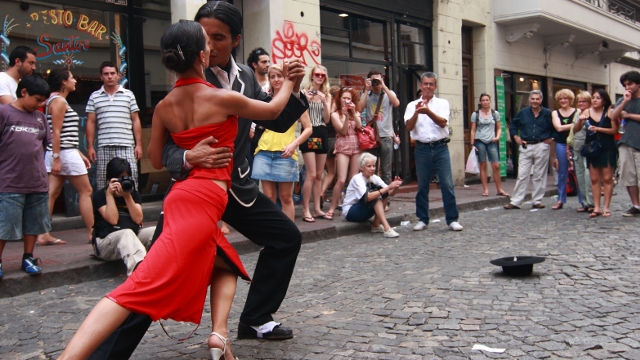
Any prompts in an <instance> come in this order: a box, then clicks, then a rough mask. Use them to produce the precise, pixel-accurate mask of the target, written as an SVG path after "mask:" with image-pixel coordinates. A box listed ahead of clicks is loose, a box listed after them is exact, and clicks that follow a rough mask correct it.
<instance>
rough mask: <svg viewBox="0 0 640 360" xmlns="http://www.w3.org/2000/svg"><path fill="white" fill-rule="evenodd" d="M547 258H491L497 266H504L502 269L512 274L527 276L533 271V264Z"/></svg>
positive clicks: (507, 273)
mask: <svg viewBox="0 0 640 360" xmlns="http://www.w3.org/2000/svg"><path fill="white" fill-rule="evenodd" d="M544 260H545V259H544V258H543V257H539V256H507V257H503V258H500V259H495V260H491V261H490V262H491V263H492V264H493V265H496V266H502V271H504V273H505V274H506V275H511V276H527V275H531V273H532V272H533V264H537V263H541V262H543V261H544Z"/></svg>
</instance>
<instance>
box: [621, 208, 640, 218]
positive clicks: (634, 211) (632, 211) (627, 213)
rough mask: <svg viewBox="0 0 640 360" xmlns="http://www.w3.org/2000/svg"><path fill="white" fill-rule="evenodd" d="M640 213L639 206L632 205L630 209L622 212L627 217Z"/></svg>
mask: <svg viewBox="0 0 640 360" xmlns="http://www.w3.org/2000/svg"><path fill="white" fill-rule="evenodd" d="M638 214H640V210H638V208H637V207H635V206H632V207H631V208H630V209H629V210H627V211H625V212H623V213H622V216H627V217H631V216H635V215H638Z"/></svg>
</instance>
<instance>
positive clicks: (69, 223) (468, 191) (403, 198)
mask: <svg viewBox="0 0 640 360" xmlns="http://www.w3.org/2000/svg"><path fill="white" fill-rule="evenodd" d="M514 186H515V180H514V179H508V180H506V181H503V188H504V190H505V191H506V192H508V193H509V194H511V193H512V190H513V187H514ZM530 186H531V185H529V187H530ZM416 191H417V183H411V184H408V185H405V186H402V187H401V188H400V192H399V193H398V194H396V196H394V198H393V200H392V204H391V211H389V212H388V213H387V219H388V220H389V223H390V224H391V225H392V226H399V225H400V222H401V221H405V220H410V221H411V222H412V223H415V221H416V217H415V195H416ZM455 191H456V200H457V203H458V209H459V211H460V212H466V211H473V210H480V209H484V208H487V207H495V206H502V205H504V204H507V203H508V202H509V199H508V198H505V197H502V196H495V185H494V184H493V183H490V184H489V194H490V196H488V197H485V196H482V185H480V184H473V185H468V186H467V185H465V186H456V188H455ZM556 193H557V190H556V186H555V185H553V176H549V177H548V178H547V190H546V194H545V196H551V195H554V194H556ZM528 197H530V189H528V191H527V198H528ZM576 201H577V198H575V197H571V198H569V200H568V202H569V203H572V202H576ZM161 205H162V204H161V202H159V201H158V202H152V203H147V204H143V211H144V214H145V220H144V225H145V226H153V225H155V223H156V221H157V219H158V216H159V215H160V209H161ZM327 207H328V204H326V205H325V209H327ZM429 208H430V214H429V216H430V218H431V219H437V218H442V217H444V209H443V207H442V198H441V194H440V190H439V189H432V190H431V191H430V193H429ZM525 209H526V208H525ZM301 212H302V208H301V206H296V221H295V222H296V225H297V226H298V228H299V229H300V231H301V232H302V242H303V243H309V242H315V241H320V240H324V239H333V238H336V237H340V236H345V235H352V234H357V233H363V232H367V231H369V223H350V222H347V221H346V220H344V218H343V217H342V216H340V215H338V214H339V213H337V214H336V216H334V218H333V220H325V219H322V218H318V219H316V222H314V223H307V222H303V221H302V215H301ZM461 223H462V225H463V226H464V225H465V224H464V218H463V219H462V220H461ZM51 226H52V231H53V232H52V235H53V236H55V237H57V238H60V239H64V240H65V241H66V242H67V244H66V245H52V246H37V245H36V249H35V251H34V256H35V257H38V258H40V259H41V260H42V264H41V267H42V270H43V272H42V274H41V275H38V276H29V275H27V274H26V273H24V272H23V271H22V270H20V262H21V259H22V252H23V247H22V242H9V243H7V245H6V246H5V248H4V254H3V256H2V266H3V271H4V279H3V280H0V298H4V297H10V296H16V295H19V294H24V293H27V292H32V291H38V290H43V289H47V288H50V287H56V286H62V285H72V284H77V283H81V282H86V281H93V280H99V279H104V278H109V277H116V276H125V274H126V268H125V266H124V263H123V262H122V261H115V262H105V261H101V260H97V259H95V258H93V257H92V256H91V254H92V253H93V250H92V248H91V245H90V244H88V243H87V233H86V231H85V230H84V229H83V228H82V227H83V226H84V225H83V223H82V220H81V219H80V217H74V218H65V217H62V216H54V219H53V221H52V225H51ZM463 231H473V230H472V229H468V228H465V230H463ZM425 234H428V230H427V231H426V232H425ZM228 239H229V242H231V244H233V246H234V247H235V248H236V250H237V251H238V253H240V254H246V253H250V252H254V251H258V250H259V249H260V247H259V246H257V245H255V244H253V243H252V242H250V241H249V240H247V239H246V238H245V237H243V236H242V235H240V234H239V233H238V232H237V231H235V230H233V229H232V230H231V235H229V236H228Z"/></svg>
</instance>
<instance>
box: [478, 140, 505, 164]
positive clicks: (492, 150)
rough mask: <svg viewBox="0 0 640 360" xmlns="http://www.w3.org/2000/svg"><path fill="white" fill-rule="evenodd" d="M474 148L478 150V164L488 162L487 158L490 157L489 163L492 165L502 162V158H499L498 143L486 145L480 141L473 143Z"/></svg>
mask: <svg viewBox="0 0 640 360" xmlns="http://www.w3.org/2000/svg"><path fill="white" fill-rule="evenodd" d="M473 146H475V147H476V149H478V162H486V161H487V156H489V162H491V163H496V162H499V161H500V157H499V156H498V143H496V142H490V143H488V144H485V143H483V142H482V141H480V140H476V141H474V142H473Z"/></svg>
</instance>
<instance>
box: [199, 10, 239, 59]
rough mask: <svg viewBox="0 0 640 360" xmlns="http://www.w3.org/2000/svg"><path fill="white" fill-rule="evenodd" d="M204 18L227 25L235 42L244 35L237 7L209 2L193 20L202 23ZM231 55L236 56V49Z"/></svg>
mask: <svg viewBox="0 0 640 360" xmlns="http://www.w3.org/2000/svg"><path fill="white" fill-rule="evenodd" d="M202 18H211V19H216V20H219V21H221V22H223V23H224V24H226V25H227V26H228V27H229V31H231V37H232V38H233V40H234V41H235V39H236V38H237V37H238V35H240V34H242V15H241V14H240V11H238V9H236V8H235V6H233V5H231V4H229V3H228V2H226V1H209V2H207V3H206V4H204V5H202V6H201V7H200V9H198V12H197V13H196V16H195V18H194V19H193V20H195V21H200V19H202ZM231 55H232V56H233V57H235V56H236V48H233V50H232V51H231ZM249 66H251V64H249Z"/></svg>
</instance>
